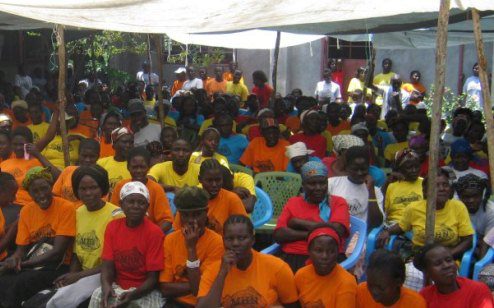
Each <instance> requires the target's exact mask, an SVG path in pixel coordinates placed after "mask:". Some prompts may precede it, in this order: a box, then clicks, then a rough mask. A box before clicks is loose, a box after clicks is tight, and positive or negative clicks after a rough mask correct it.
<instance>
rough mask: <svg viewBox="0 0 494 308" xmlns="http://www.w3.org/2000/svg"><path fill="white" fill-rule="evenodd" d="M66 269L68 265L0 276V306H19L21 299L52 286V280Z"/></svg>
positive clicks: (66, 270)
mask: <svg viewBox="0 0 494 308" xmlns="http://www.w3.org/2000/svg"><path fill="white" fill-rule="evenodd" d="M68 270H69V267H68V266H66V265H62V266H60V267H59V268H58V269H55V270H53V269H50V270H43V269H40V270H32V269H25V270H22V271H20V272H19V273H15V272H11V273H6V274H4V275H2V276H0V307H3V308H18V307H21V304H22V302H23V301H25V300H28V299H29V298H30V297H32V296H34V295H35V294H36V293H38V292H39V291H42V290H45V289H48V288H51V287H53V281H54V280H55V279H56V278H57V277H58V276H60V275H63V274H65V273H67V272H68Z"/></svg>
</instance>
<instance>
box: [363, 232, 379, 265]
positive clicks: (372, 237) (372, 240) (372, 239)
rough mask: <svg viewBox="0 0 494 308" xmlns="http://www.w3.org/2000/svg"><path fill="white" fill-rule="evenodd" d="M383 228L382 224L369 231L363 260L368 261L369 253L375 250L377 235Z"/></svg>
mask: <svg viewBox="0 0 494 308" xmlns="http://www.w3.org/2000/svg"><path fill="white" fill-rule="evenodd" d="M382 230H383V226H382V225H381V226H379V227H377V228H374V229H372V230H371V232H369V234H368V235H367V246H366V248H365V250H366V252H365V262H369V258H370V256H371V254H372V253H373V252H374V250H376V246H377V237H378V236H379V233H381V231H382Z"/></svg>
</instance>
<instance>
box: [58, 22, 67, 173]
mask: <svg viewBox="0 0 494 308" xmlns="http://www.w3.org/2000/svg"><path fill="white" fill-rule="evenodd" d="M55 31H56V37H57V45H58V109H59V110H60V134H61V135H62V148H63V161H64V164H65V166H69V165H70V155H69V140H68V137H67V126H66V123H65V103H66V97H65V74H66V72H67V63H66V59H65V37H64V27H63V25H59V24H57V25H56V26H55Z"/></svg>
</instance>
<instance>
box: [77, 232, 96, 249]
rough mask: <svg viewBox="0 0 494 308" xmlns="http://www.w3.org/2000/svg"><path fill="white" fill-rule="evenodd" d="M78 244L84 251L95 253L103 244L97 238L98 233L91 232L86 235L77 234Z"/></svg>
mask: <svg viewBox="0 0 494 308" xmlns="http://www.w3.org/2000/svg"><path fill="white" fill-rule="evenodd" d="M75 239H76V240H75V241H76V244H77V245H79V246H80V247H81V248H82V250H88V251H95V250H97V249H99V248H100V247H101V242H100V240H99V238H98V236H96V231H95V230H91V231H89V232H86V233H82V234H81V233H77V236H76V238H75Z"/></svg>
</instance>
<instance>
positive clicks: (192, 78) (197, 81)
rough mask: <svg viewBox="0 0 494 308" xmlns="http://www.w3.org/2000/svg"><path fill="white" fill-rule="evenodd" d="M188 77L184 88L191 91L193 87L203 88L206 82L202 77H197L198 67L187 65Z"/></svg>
mask: <svg viewBox="0 0 494 308" xmlns="http://www.w3.org/2000/svg"><path fill="white" fill-rule="evenodd" d="M187 77H188V79H187V80H186V81H185V82H184V85H183V86H182V90H184V91H190V90H192V89H203V88H204V84H203V82H202V80H201V78H197V72H196V69H195V68H194V67H193V66H189V67H187Z"/></svg>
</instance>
